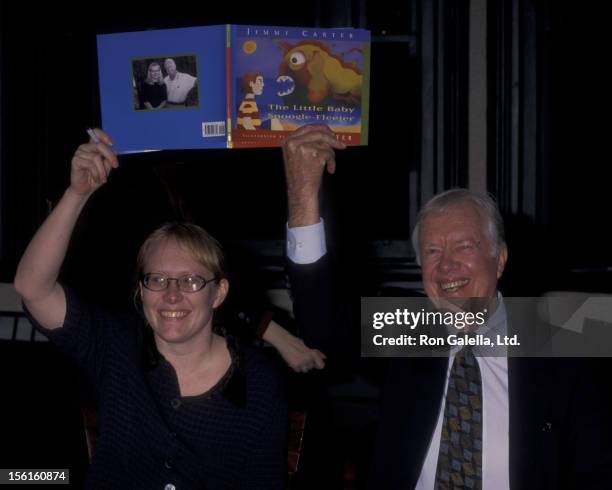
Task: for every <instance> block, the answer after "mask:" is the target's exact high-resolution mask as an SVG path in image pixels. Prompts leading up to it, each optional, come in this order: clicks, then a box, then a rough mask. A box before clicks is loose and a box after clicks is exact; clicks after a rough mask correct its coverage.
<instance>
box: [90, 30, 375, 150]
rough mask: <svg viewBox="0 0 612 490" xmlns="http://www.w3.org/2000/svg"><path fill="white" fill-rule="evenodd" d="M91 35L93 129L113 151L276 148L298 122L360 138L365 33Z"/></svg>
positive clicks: (365, 92)
mask: <svg viewBox="0 0 612 490" xmlns="http://www.w3.org/2000/svg"><path fill="white" fill-rule="evenodd" d="M97 40H98V66H99V79H100V102H101V106H102V127H103V129H104V130H105V131H106V132H107V133H109V134H110V135H111V136H112V137H113V139H114V141H115V149H116V150H117V151H118V152H119V153H135V152H143V151H156V150H176V149H198V148H244V147H266V146H279V145H280V144H281V142H282V140H283V138H284V137H285V136H286V135H288V134H290V133H291V132H292V131H294V130H295V129H297V128H299V127H300V126H303V125H306V124H326V125H328V126H329V127H330V128H331V129H332V130H333V131H334V132H335V133H336V134H337V137H338V138H339V139H341V140H342V141H344V142H345V143H346V144H348V145H365V144H367V141H368V98H369V68H370V34H369V32H368V31H366V30H363V29H351V28H338V29H318V28H317V29H313V28H298V27H270V26H268V27H266V26H239V25H220V26H208V27H189V28H180V29H163V30H151V31H142V32H127V33H118V34H104V35H99V36H98V39H97Z"/></svg>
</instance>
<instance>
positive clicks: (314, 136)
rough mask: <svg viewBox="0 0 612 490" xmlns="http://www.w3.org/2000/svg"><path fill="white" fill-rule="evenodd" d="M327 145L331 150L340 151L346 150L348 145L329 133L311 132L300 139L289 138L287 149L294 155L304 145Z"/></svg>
mask: <svg viewBox="0 0 612 490" xmlns="http://www.w3.org/2000/svg"><path fill="white" fill-rule="evenodd" d="M311 143H314V144H322V143H324V144H327V145H329V146H330V147H331V148H335V149H338V150H341V149H343V148H346V145H345V144H344V143H343V142H342V141H339V140H338V139H337V138H336V135H335V134H334V133H333V132H331V131H329V132H327V131H310V132H308V133H306V134H303V135H301V136H299V137H295V138H288V139H287V142H286V146H287V149H288V150H289V151H290V152H292V153H294V152H295V151H297V149H298V148H299V147H301V146H303V145H308V144H311Z"/></svg>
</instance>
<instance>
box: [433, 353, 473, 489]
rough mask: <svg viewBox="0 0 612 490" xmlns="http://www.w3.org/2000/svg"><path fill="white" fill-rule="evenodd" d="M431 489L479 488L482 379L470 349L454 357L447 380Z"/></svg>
mask: <svg viewBox="0 0 612 490" xmlns="http://www.w3.org/2000/svg"><path fill="white" fill-rule="evenodd" d="M435 488H436V490H438V489H439V490H447V489H448V490H453V489H470V490H472V489H475V490H480V489H481V488H482V379H481V376H480V368H479V367H478V362H476V358H475V357H474V353H473V352H472V349H471V347H470V346H468V347H464V348H463V349H462V350H461V351H459V352H458V353H457V355H456V356H455V360H454V361H453V367H452V368H451V373H450V377H449V379H448V390H447V392H446V403H445V405H444V421H443V422H442V437H441V438H440V452H439V453H438V467H437V470H436V485H435Z"/></svg>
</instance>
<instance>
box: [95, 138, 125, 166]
mask: <svg viewBox="0 0 612 490" xmlns="http://www.w3.org/2000/svg"><path fill="white" fill-rule="evenodd" d="M95 146H96V150H97V151H98V152H99V153H101V154H102V155H103V156H104V158H105V159H106V160H108V162H109V163H110V165H111V167H113V168H117V167H118V166H119V160H117V155H116V154H115V152H114V151H113V150H112V149H111V148H110V147H109V146H108V145H107V144H106V143H96V145H95Z"/></svg>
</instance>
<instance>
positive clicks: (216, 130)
mask: <svg viewBox="0 0 612 490" xmlns="http://www.w3.org/2000/svg"><path fill="white" fill-rule="evenodd" d="M211 136H225V121H219V122H209V123H202V138H210V137H211Z"/></svg>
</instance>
